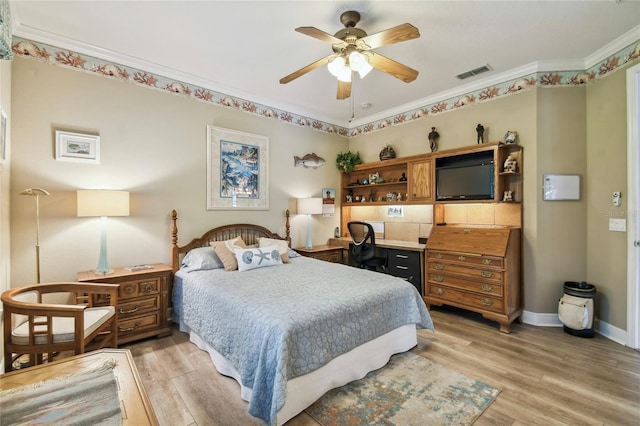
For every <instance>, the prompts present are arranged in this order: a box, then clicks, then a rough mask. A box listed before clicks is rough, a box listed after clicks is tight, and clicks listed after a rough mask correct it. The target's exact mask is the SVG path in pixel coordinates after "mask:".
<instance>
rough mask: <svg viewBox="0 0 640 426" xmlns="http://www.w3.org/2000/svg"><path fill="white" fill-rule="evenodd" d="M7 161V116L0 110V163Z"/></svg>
mask: <svg viewBox="0 0 640 426" xmlns="http://www.w3.org/2000/svg"><path fill="white" fill-rule="evenodd" d="M6 160H7V114H5V113H4V110H3V109H2V108H0V162H5V161H6Z"/></svg>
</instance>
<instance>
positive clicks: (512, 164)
mask: <svg viewBox="0 0 640 426" xmlns="http://www.w3.org/2000/svg"><path fill="white" fill-rule="evenodd" d="M517 168H518V163H517V162H516V159H515V158H513V157H512V156H510V155H509V156H507V158H506V160H504V166H503V167H502V171H503V172H504V173H515V172H516V171H517V170H516V169H517Z"/></svg>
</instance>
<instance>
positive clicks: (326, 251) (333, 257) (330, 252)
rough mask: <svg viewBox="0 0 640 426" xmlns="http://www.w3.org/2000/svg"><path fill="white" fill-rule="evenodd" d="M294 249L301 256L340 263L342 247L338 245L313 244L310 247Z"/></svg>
mask: <svg viewBox="0 0 640 426" xmlns="http://www.w3.org/2000/svg"><path fill="white" fill-rule="evenodd" d="M294 250H295V251H297V252H298V253H300V254H301V255H302V256H306V257H312V258H314V259H319V260H324V261H326V262H333V263H342V247H340V246H313V247H312V248H310V249H308V248H304V247H297V248H295V249H294Z"/></svg>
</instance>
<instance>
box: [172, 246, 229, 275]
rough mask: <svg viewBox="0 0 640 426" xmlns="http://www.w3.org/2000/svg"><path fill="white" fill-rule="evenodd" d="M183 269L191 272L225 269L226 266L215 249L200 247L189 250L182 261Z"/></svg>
mask: <svg viewBox="0 0 640 426" xmlns="http://www.w3.org/2000/svg"><path fill="white" fill-rule="evenodd" d="M181 267H182V268H184V269H185V270H187V271H188V272H191V271H203V270H207V269H219V268H224V264H223V263H222V261H221V260H220V258H219V257H218V255H217V254H216V253H215V252H214V250H213V247H198V248H194V249H191V250H189V253H187V254H186V256H185V257H184V258H183V259H182V265H181Z"/></svg>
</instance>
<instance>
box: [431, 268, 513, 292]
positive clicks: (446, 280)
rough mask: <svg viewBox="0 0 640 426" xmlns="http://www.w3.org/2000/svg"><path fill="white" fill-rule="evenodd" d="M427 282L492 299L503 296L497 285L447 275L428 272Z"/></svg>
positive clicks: (501, 288) (499, 285) (499, 286)
mask: <svg viewBox="0 0 640 426" xmlns="http://www.w3.org/2000/svg"><path fill="white" fill-rule="evenodd" d="M427 280H428V281H429V282H430V283H431V284H435V285H445V286H447V287H453V288H456V289H461V290H468V291H473V292H475V293H480V294H486V295H490V296H494V297H502V295H503V294H504V292H503V287H502V285H501V284H499V283H488V282H482V281H470V280H467V279H464V278H458V277H455V276H451V275H447V274H438V273H432V272H430V273H429V274H428V278H427Z"/></svg>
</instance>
